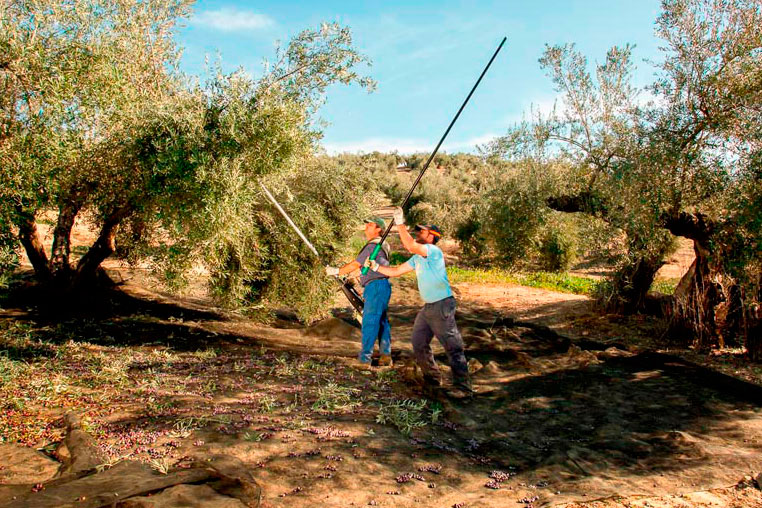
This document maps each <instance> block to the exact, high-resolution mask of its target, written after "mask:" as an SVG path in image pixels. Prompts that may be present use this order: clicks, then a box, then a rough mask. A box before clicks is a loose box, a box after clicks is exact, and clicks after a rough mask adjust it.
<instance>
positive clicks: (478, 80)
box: [362, 37, 508, 274]
mask: <svg viewBox="0 0 762 508" xmlns="http://www.w3.org/2000/svg"><path fill="white" fill-rule="evenodd" d="M507 39H508V38H507V37H503V40H502V41H500V45H499V46H498V47H497V49H496V50H495V53H494V54H493V55H492V58H490V59H489V62H488V63H487V66H486V67H485V68H484V70H483V71H482V73H481V75H480V76H479V79H477V80H476V84H474V87H473V88H472V89H471V91H470V92H468V96H467V97H466V100H464V101H463V104H461V105H460V109H459V110H458V112H457V113H456V114H455V118H453V119H452V122H450V125H449V126H448V127H447V130H446V131H445V133H444V135H443V136H442V139H440V140H439V143H437V146H436V148H434V151H433V152H431V155H429V159H428V160H427V161H426V164H424V165H423V169H421V172H420V173H418V177H417V178H416V179H415V182H413V186H412V187H410V191H409V192H408V193H407V196H405V200H404V201H403V202H402V204H401V205H400V206H401V207H402V208H404V207H405V205H406V204H407V202H408V201H409V200H410V196H412V195H413V191H414V190H415V188H416V187H417V186H418V182H420V181H421V178H423V174H424V173H426V170H427V169H429V164H431V161H432V160H434V156H435V155H436V154H437V152H438V151H439V147H440V146H442V143H444V140H445V138H446V137H447V135H448V134H449V133H450V129H452V126H453V125H455V122H456V121H457V120H458V117H459V116H460V113H461V112H462V111H463V108H465V107H466V104H468V100H469V99H470V98H471V96H472V95H473V94H474V92H475V91H476V88H477V87H478V86H479V83H481V81H482V78H483V77H484V75H485V74H487V70H489V67H490V65H492V62H493V61H494V60H495V57H497V54H498V53H500V50H501V49H503V44H505V41H506V40H507ZM392 226H394V220H392V221H390V222H389V225H388V226H387V227H386V231H384V234H383V236H381V241H380V242H378V245H376V247H375V248H374V249H373V252H372V253H371V255H370V259H376V256H377V255H378V252H379V251H380V250H381V245H382V244H383V243H384V240H386V237H387V236H389V233H391V231H392ZM362 273H363V274H365V273H368V267H367V266H366V267H363V269H362Z"/></svg>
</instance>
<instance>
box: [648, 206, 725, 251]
mask: <svg viewBox="0 0 762 508" xmlns="http://www.w3.org/2000/svg"><path fill="white" fill-rule="evenodd" d="M659 223H660V224H661V225H662V226H663V227H664V228H666V229H667V230H668V231H669V232H670V233H672V234H673V235H675V236H682V237H684V238H688V239H690V240H694V241H696V242H701V243H704V242H706V241H708V240H709V237H710V236H711V235H712V233H713V232H714V230H715V226H716V224H715V223H714V221H712V220H710V219H709V218H708V217H707V216H706V215H704V214H702V213H688V212H679V213H671V214H670V213H664V214H662V215H661V217H660V218H659Z"/></svg>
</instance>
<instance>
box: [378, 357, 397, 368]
mask: <svg viewBox="0 0 762 508" xmlns="http://www.w3.org/2000/svg"><path fill="white" fill-rule="evenodd" d="M393 364H394V362H392V356H391V355H381V356H380V357H379V359H378V366H379V367H391V366H392V365H393Z"/></svg>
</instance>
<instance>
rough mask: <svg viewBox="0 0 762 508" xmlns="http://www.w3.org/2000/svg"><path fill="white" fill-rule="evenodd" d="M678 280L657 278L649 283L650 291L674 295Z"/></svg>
mask: <svg viewBox="0 0 762 508" xmlns="http://www.w3.org/2000/svg"><path fill="white" fill-rule="evenodd" d="M679 282H680V279H657V280H654V282H653V284H651V289H650V291H653V292H654V293H661V294H663V295H674V294H675V288H677V284H678V283H679Z"/></svg>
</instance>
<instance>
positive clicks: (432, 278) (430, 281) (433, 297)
mask: <svg viewBox="0 0 762 508" xmlns="http://www.w3.org/2000/svg"><path fill="white" fill-rule="evenodd" d="M424 247H425V248H426V257H423V256H419V255H418V254H416V255H415V256H413V257H411V258H410V259H408V260H407V264H409V265H410V266H412V267H413V268H415V275H416V277H418V292H419V293H421V298H423V301H424V302H426V303H434V302H438V301H439V300H444V299H445V298H447V297H450V296H452V290H451V289H450V281H449V280H447V269H445V262H444V255H443V254H442V249H440V248H439V247H437V246H436V245H434V244H426V245H424Z"/></svg>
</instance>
